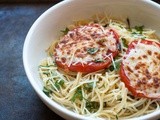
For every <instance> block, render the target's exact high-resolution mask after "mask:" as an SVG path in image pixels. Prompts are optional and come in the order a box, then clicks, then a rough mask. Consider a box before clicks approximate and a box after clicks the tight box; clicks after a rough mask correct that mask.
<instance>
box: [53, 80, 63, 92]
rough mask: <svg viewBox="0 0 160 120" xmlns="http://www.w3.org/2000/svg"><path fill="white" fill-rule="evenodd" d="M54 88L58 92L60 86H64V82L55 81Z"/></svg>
mask: <svg viewBox="0 0 160 120" xmlns="http://www.w3.org/2000/svg"><path fill="white" fill-rule="evenodd" d="M54 85H55V86H56V88H57V89H58V90H59V89H60V86H63V85H64V80H57V81H56V82H55V84H54Z"/></svg>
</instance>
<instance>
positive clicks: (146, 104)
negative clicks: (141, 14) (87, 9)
mask: <svg viewBox="0 0 160 120" xmlns="http://www.w3.org/2000/svg"><path fill="white" fill-rule="evenodd" d="M89 22H97V23H99V24H101V25H103V26H104V25H107V26H110V27H112V28H113V29H116V30H117V31H118V34H120V44H121V52H120V54H119V55H118V57H116V59H114V60H112V65H113V66H112V67H113V70H111V69H105V70H100V71H96V72H93V73H88V74H82V73H81V72H78V73H75V72H71V71H67V72H66V71H64V70H63V69H61V68H58V67H57V66H56V64H55V61H54V57H53V49H54V47H55V44H56V42H57V41H58V40H56V41H55V42H53V44H52V45H51V46H50V47H49V49H48V50H47V52H48V55H49V57H48V58H46V59H44V60H43V61H41V63H40V66H39V73H40V76H41V78H42V80H43V82H44V90H43V91H44V92H45V93H46V94H47V95H48V96H49V97H50V98H51V99H53V100H54V101H56V102H57V103H59V104H61V105H62V106H64V107H66V108H67V109H69V110H72V111H74V112H75V113H78V114H81V115H84V116H90V117H95V118H96V117H98V118H105V119H109V120H110V119H128V118H133V117H137V116H141V115H144V114H148V113H151V112H153V111H156V110H158V109H159V105H160V102H159V101H158V100H152V99H147V98H136V97H134V96H133V95H132V94H131V93H130V92H129V91H128V89H127V88H126V87H125V85H124V83H123V82H121V79H120V76H119V74H118V66H117V65H116V63H119V62H120V61H121V57H122V56H123V54H124V53H125V51H126V49H127V47H126V44H128V43H130V42H131V41H133V40H134V39H139V38H149V39H150V40H153V41H156V40H157V39H158V37H157V36H156V34H155V31H154V30H151V29H144V30H143V33H142V34H137V33H136V32H137V31H136V29H134V28H133V30H132V32H131V31H130V30H129V27H130V26H127V24H126V22H125V21H120V20H116V19H109V18H108V17H107V16H102V15H95V16H94V17H93V18H90V19H88V20H81V21H76V22H75V23H74V24H73V25H70V26H68V28H69V29H70V30H71V29H74V28H76V27H77V26H80V25H84V24H87V23H89ZM141 27H143V26H141ZM124 40H125V41H124Z"/></svg>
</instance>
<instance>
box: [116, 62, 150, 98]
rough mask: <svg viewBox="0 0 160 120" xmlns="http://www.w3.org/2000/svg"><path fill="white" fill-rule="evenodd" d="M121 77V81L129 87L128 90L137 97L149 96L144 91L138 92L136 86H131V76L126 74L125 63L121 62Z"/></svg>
mask: <svg viewBox="0 0 160 120" xmlns="http://www.w3.org/2000/svg"><path fill="white" fill-rule="evenodd" d="M119 74H120V77H121V81H122V82H123V83H124V84H125V86H126V87H127V88H128V90H129V91H130V92H131V93H132V94H133V95H134V96H135V97H145V98H148V97H147V96H145V95H144V94H143V93H137V91H136V89H135V88H134V87H132V86H131V84H130V80H129V78H128V77H127V76H126V74H125V72H124V69H123V64H122V63H121V67H120V73H119Z"/></svg>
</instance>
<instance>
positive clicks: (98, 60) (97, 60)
mask: <svg viewBox="0 0 160 120" xmlns="http://www.w3.org/2000/svg"><path fill="white" fill-rule="evenodd" d="M94 62H96V63H100V62H104V60H103V59H95V61H94Z"/></svg>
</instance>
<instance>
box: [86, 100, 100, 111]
mask: <svg viewBox="0 0 160 120" xmlns="http://www.w3.org/2000/svg"><path fill="white" fill-rule="evenodd" d="M99 106H100V104H99V102H95V101H93V102H90V101H87V102H86V108H87V110H88V111H90V112H96V111H97V110H98V108H99Z"/></svg>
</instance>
